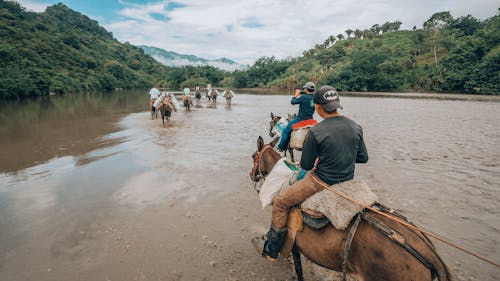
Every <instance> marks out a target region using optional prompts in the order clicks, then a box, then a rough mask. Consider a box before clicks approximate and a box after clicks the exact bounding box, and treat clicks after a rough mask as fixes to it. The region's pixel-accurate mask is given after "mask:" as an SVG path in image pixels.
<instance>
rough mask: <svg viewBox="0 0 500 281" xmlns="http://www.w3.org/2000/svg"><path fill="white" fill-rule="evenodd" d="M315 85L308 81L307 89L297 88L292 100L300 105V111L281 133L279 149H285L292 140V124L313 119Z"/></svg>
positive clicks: (305, 86)
mask: <svg viewBox="0 0 500 281" xmlns="http://www.w3.org/2000/svg"><path fill="white" fill-rule="evenodd" d="M315 87H316V86H315V85H314V83H313V82H307V83H306V84H305V85H304V86H303V88H304V90H305V91H301V90H300V89H296V90H295V95H294V97H293V98H292V100H291V101H290V103H291V104H292V105H294V104H298V105H299V113H298V114H297V117H295V118H294V119H292V120H290V122H288V125H287V126H286V127H285V129H283V132H282V134H281V140H280V143H279V144H278V150H279V151H285V150H286V149H287V148H288V144H289V142H290V134H291V133H292V126H293V125H294V124H296V123H298V122H300V121H304V120H309V119H313V114H314V106H313V102H312V99H313V94H314V89H315Z"/></svg>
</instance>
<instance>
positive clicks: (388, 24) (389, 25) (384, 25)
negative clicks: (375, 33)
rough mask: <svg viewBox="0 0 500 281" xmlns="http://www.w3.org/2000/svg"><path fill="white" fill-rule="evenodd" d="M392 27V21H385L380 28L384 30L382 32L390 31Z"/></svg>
mask: <svg viewBox="0 0 500 281" xmlns="http://www.w3.org/2000/svg"><path fill="white" fill-rule="evenodd" d="M390 29H391V23H390V22H386V23H384V24H383V25H382V26H381V27H380V30H382V33H386V32H388V31H389V30H390Z"/></svg>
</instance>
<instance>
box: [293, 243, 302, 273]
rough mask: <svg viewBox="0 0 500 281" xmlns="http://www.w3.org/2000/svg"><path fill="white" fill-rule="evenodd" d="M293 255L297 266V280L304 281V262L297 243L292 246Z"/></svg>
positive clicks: (294, 263)
mask: <svg viewBox="0 0 500 281" xmlns="http://www.w3.org/2000/svg"><path fill="white" fill-rule="evenodd" d="M292 255H293V265H294V267H295V273H296V274H297V280H298V281H304V275H303V273H302V262H301V260H300V252H299V249H297V245H295V244H294V245H293V248H292Z"/></svg>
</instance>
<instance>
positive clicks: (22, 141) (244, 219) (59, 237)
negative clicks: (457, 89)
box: [0, 92, 500, 281]
mask: <svg viewBox="0 0 500 281" xmlns="http://www.w3.org/2000/svg"><path fill="white" fill-rule="evenodd" d="M146 96H147V95H146V94H145V93H142V92H123V93H115V94H102V95H79V96H63V97H52V98H51V99H48V100H44V101H40V100H37V101H25V102H21V103H17V102H13V103H7V104H2V105H0V147H1V149H0V280H3V281H10V280H104V281H106V280H292V272H291V267H290V266H289V264H288V263H287V262H286V261H279V262H276V263H269V262H267V261H266V260H264V259H262V258H260V257H259V256H258V254H257V252H256V251H255V249H254V248H253V246H252V245H251V243H250V239H251V238H252V237H253V236H255V235H256V234H260V233H263V232H264V231H266V229H267V227H268V226H269V221H270V210H269V209H266V210H261V209H260V204H259V201H258V198H257V196H256V194H255V192H254V191H253V188H252V185H251V182H250V180H249V177H248V172H249V170H250V169H251V165H252V163H251V158H250V156H251V154H252V153H253V152H254V151H255V149H256V138H257V136H259V135H262V136H264V138H265V139H266V140H267V141H269V140H270V138H269V136H268V135H267V126H268V122H269V113H270V112H271V111H272V112H275V113H281V114H285V113H287V112H294V111H296V110H297V109H296V108H294V107H293V106H291V105H289V104H288V102H289V99H290V97H289V96H276V95H273V96H264V95H246V94H238V93H237V95H236V97H235V98H234V99H233V104H232V106H231V107H227V106H226V105H225V104H224V101H223V99H218V104H217V107H216V108H207V102H206V100H203V101H202V108H193V109H192V112H189V113H188V112H184V111H183V110H182V109H181V110H179V111H178V112H176V113H174V114H173V120H172V122H171V124H170V125H169V126H168V127H167V128H163V127H162V126H161V121H160V120H150V118H149V117H150V116H149V114H148V112H146V109H145V107H146V104H147V99H146V98H145V97H146ZM341 101H342V103H343V106H344V111H343V114H345V115H347V116H349V117H351V118H353V119H354V120H356V121H358V122H359V123H360V124H361V125H362V126H363V128H364V135H365V141H366V144H367V147H368V151H369V155H370V161H369V163H368V164H365V165H358V166H357V168H356V169H357V170H356V174H357V176H358V177H361V178H364V179H365V180H367V181H368V182H369V184H370V186H371V187H372V188H373V189H374V190H375V191H376V193H377V194H378V195H379V197H380V198H381V200H382V201H383V202H384V203H385V204H387V205H389V206H391V207H394V208H397V209H400V210H402V212H403V213H404V214H405V215H406V216H408V217H409V218H410V219H411V220H412V221H413V222H415V223H416V224H417V225H419V226H422V227H424V228H425V229H427V230H431V231H432V232H434V233H436V234H439V235H441V236H443V237H445V238H447V239H449V240H450V241H452V242H455V243H457V244H460V245H462V246H464V247H465V248H467V249H470V250H473V251H475V252H477V253H479V254H481V255H484V256H486V257H488V258H490V259H492V260H494V261H496V262H499V261H500V245H499V233H500V232H499V230H500V219H499V215H500V214H499V213H500V203H499V199H500V168H499V165H500V160H499V159H500V147H499V146H498V143H500V129H499V125H498V120H499V119H500V103H494V102H477V101H447V100H439V101H437V100H419V99H400V98H359V97H342V98H341ZM435 244H436V246H437V247H438V250H439V252H440V253H441V254H442V256H443V258H444V259H445V261H446V262H447V264H448V265H449V267H450V268H451V269H452V270H453V272H454V273H455V276H456V277H457V279H458V280H498V275H499V274H500V271H499V270H498V269H497V268H495V267H493V266H491V265H488V264H485V263H483V262H481V261H479V260H477V259H475V258H473V257H470V256H468V255H466V254H464V253H462V252H459V251H457V250H455V249H452V248H450V247H448V246H446V245H443V244H442V243H440V242H438V241H435ZM325 274H326V275H325ZM325 276H326V277H325ZM333 276H334V274H332V273H330V272H327V273H324V272H322V273H321V274H320V273H318V272H317V271H316V270H313V271H311V270H309V267H308V272H307V273H306V280H336V279H334V277H333Z"/></svg>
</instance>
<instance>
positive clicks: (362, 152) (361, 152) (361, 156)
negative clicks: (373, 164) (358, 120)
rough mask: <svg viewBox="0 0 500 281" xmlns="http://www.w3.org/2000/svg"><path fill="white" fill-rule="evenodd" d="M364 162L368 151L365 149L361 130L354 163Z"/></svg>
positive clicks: (366, 160) (366, 159)
mask: <svg viewBox="0 0 500 281" xmlns="http://www.w3.org/2000/svg"><path fill="white" fill-rule="evenodd" d="M366 162H368V151H367V150H366V145H365V141H364V140H363V131H361V138H360V139H359V146H358V153H357V154H356V163H366Z"/></svg>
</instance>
